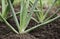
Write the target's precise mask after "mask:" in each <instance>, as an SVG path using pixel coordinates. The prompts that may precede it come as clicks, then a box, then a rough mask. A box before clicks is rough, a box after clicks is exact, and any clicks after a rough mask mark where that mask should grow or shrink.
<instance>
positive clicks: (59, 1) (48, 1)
mask: <svg viewBox="0 0 60 39" xmlns="http://www.w3.org/2000/svg"><path fill="white" fill-rule="evenodd" d="M30 1H31V2H32V3H34V0H30ZM53 1H54V0H42V3H43V5H44V6H46V7H48V6H50V5H51V4H52V3H53ZM19 3H20V0H14V3H13V4H14V5H15V6H17V5H19ZM0 4H1V0H0ZM55 6H60V0H57V2H56V4H55Z"/></svg>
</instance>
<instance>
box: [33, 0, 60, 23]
mask: <svg viewBox="0 0 60 39" xmlns="http://www.w3.org/2000/svg"><path fill="white" fill-rule="evenodd" d="M39 1H40V2H39V3H40V8H39V9H38V8H37V10H38V12H35V13H34V14H35V15H36V18H35V19H36V20H37V22H38V23H44V22H46V21H48V20H50V19H51V18H52V17H53V16H55V15H56V13H57V12H58V11H59V10H57V11H56V13H54V14H53V15H52V16H50V17H49V16H48V14H49V12H50V10H51V9H52V7H53V6H54V4H55V3H56V2H57V0H54V2H53V3H52V4H51V6H50V7H49V8H48V10H47V11H46V12H44V11H43V4H42V0H39ZM52 19H53V18H52Z"/></svg>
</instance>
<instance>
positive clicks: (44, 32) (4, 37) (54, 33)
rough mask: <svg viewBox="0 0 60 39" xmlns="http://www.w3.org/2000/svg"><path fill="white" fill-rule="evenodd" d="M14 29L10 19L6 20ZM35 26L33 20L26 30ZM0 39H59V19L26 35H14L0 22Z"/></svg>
mask: <svg viewBox="0 0 60 39" xmlns="http://www.w3.org/2000/svg"><path fill="white" fill-rule="evenodd" d="M8 21H9V23H10V24H12V25H13V27H15V23H14V22H13V20H12V19H10V20H8ZM34 25H36V22H34V21H33V20H31V21H30V25H29V26H28V28H30V27H32V26H34ZM0 39H60V19H57V20H55V21H53V22H51V23H49V24H47V25H44V26H43V27H39V28H37V29H35V30H33V31H31V32H29V33H27V34H20V35H18V34H15V33H14V32H13V31H12V30H10V29H9V28H8V27H7V26H6V25H5V24H4V23H1V22H0Z"/></svg>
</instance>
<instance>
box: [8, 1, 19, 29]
mask: <svg viewBox="0 0 60 39" xmlns="http://www.w3.org/2000/svg"><path fill="white" fill-rule="evenodd" d="M8 3H9V5H10V8H11V10H12V16H13V18H14V21H15V23H16V25H17V28H18V30H20V29H19V22H18V20H17V17H16V14H15V11H14V8H13V5H12V4H11V1H10V0H8Z"/></svg>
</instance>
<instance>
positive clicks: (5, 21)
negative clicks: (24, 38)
mask: <svg viewBox="0 0 60 39" xmlns="http://www.w3.org/2000/svg"><path fill="white" fill-rule="evenodd" d="M0 18H1V19H2V20H3V21H4V22H5V23H6V24H7V26H8V27H10V28H11V29H12V30H13V31H14V32H15V33H17V34H19V33H18V31H16V30H15V29H14V28H13V27H12V26H11V25H10V24H9V23H8V22H7V21H6V19H5V18H3V17H2V16H1V15H0Z"/></svg>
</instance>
